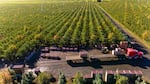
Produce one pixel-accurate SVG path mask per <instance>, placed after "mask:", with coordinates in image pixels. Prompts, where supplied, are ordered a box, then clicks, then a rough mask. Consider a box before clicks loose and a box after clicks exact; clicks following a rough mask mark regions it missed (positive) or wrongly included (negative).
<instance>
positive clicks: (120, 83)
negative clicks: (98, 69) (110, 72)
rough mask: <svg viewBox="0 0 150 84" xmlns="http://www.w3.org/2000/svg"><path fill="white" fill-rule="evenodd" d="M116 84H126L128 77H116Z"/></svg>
mask: <svg viewBox="0 0 150 84" xmlns="http://www.w3.org/2000/svg"><path fill="white" fill-rule="evenodd" d="M116 84H128V77H126V76H122V75H119V74H118V75H116Z"/></svg>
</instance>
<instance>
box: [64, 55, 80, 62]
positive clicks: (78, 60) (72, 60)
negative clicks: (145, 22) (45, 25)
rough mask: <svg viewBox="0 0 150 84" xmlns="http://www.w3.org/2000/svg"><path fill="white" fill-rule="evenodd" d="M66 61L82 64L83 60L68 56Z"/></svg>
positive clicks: (78, 57)
mask: <svg viewBox="0 0 150 84" xmlns="http://www.w3.org/2000/svg"><path fill="white" fill-rule="evenodd" d="M66 61H67V62H72V63H82V62H83V58H81V57H80V56H66Z"/></svg>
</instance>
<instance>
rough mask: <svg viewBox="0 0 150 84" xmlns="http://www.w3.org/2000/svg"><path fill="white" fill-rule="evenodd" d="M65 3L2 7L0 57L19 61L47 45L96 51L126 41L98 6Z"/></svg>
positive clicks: (76, 0) (55, 2) (76, 2)
mask: <svg viewBox="0 0 150 84" xmlns="http://www.w3.org/2000/svg"><path fill="white" fill-rule="evenodd" d="M44 1H45V2H44ZM53 1H54V3H51V2H53ZM61 1H64V0H50V1H49V0H43V3H42V4H41V3H39V2H38V1H37V3H34V4H33V3H32V1H31V3H28V4H25V3H24V4H23V3H19V2H18V3H17V4H15V5H12V4H5V5H0V14H1V15H0V16H1V17H0V22H1V23H0V39H1V40H0V55H1V56H5V57H6V58H8V59H9V60H15V59H16V58H17V57H23V56H25V55H26V54H27V53H28V52H29V51H33V49H38V48H39V47H40V46H43V45H57V46H60V47H62V46H66V45H67V46H72V45H73V46H74V45H75V46H91V47H94V46H95V45H98V44H101V43H105V42H109V43H112V41H114V42H115V41H116V40H121V39H122V37H124V36H123V35H122V33H121V32H120V31H119V30H118V29H117V28H116V27H115V25H113V24H112V22H111V21H110V20H109V19H108V18H107V17H106V16H105V15H104V14H103V12H102V11H101V10H99V7H97V4H96V3H93V2H88V1H90V0H71V1H69V0H65V1H64V2H63V3H59V2H61ZM72 1H74V2H73V3H72ZM78 1H79V2H78ZM82 1H83V2H82ZM84 1H86V2H84ZM23 2H24V0H23ZM27 2H28V1H27ZM35 2H36V1H35ZM19 4H21V5H19ZM39 4H40V5H42V6H39ZM42 7H43V8H42ZM8 16H9V18H8ZM107 37H109V38H108V39H106V38H107ZM113 37H114V38H113Z"/></svg>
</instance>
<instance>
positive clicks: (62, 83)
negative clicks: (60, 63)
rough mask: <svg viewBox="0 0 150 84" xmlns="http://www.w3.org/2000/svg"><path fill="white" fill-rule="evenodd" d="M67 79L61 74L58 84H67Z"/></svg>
mask: <svg viewBox="0 0 150 84" xmlns="http://www.w3.org/2000/svg"><path fill="white" fill-rule="evenodd" d="M66 82H67V81H66V77H65V75H64V74H62V73H59V78H58V82H57V84H66Z"/></svg>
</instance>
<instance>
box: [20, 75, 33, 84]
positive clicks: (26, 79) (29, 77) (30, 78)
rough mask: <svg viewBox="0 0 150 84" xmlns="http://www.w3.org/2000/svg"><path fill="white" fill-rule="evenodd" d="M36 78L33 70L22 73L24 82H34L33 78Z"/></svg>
mask: <svg viewBox="0 0 150 84" xmlns="http://www.w3.org/2000/svg"><path fill="white" fill-rule="evenodd" d="M34 79H35V77H34V76H33V73H32V72H28V73H24V74H23V75H22V81H21V83H22V84H32V82H33V80H34Z"/></svg>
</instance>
